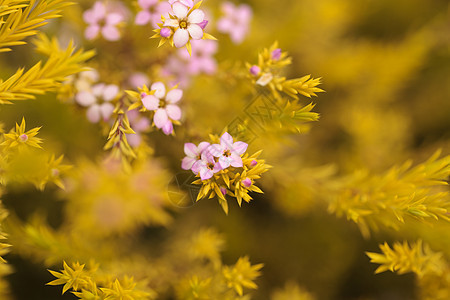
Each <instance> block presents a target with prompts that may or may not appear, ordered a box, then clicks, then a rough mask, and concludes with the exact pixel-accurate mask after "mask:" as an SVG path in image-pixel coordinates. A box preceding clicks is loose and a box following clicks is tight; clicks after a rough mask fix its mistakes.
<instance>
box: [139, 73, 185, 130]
mask: <svg viewBox="0 0 450 300" xmlns="http://www.w3.org/2000/svg"><path fill="white" fill-rule="evenodd" d="M150 89H151V90H154V91H155V93H154V94H153V95H148V94H146V93H142V94H141V98H142V104H143V105H144V107H145V108H146V109H147V110H150V111H154V113H155V114H154V116H153V123H154V124H155V126H156V127H157V128H159V129H161V130H162V131H163V132H164V133H165V134H167V135H169V134H171V133H172V132H173V121H178V120H180V119H181V109H180V107H179V106H178V105H177V103H178V101H180V99H181V97H182V96H183V91H182V90H180V89H177V88H175V89H172V90H170V91H168V92H167V93H166V86H165V85H164V83H162V82H155V83H153V84H152V86H151V88H150Z"/></svg>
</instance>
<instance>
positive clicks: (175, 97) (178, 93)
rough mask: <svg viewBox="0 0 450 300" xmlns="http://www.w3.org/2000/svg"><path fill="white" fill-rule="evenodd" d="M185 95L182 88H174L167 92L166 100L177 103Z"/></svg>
mask: <svg viewBox="0 0 450 300" xmlns="http://www.w3.org/2000/svg"><path fill="white" fill-rule="evenodd" d="M181 97H183V91H182V90H180V89H174V90H171V91H169V92H168V93H167V96H166V100H167V102H169V103H172V104H173V103H177V102H178V101H180V99H181Z"/></svg>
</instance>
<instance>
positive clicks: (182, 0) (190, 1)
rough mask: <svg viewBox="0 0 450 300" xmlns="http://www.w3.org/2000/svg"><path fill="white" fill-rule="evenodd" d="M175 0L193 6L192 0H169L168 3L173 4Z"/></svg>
mask: <svg viewBox="0 0 450 300" xmlns="http://www.w3.org/2000/svg"><path fill="white" fill-rule="evenodd" d="M175 2H180V3H181V4H183V5H185V6H187V7H192V6H194V1H192V0H169V4H170V5H172V4H174V3H175Z"/></svg>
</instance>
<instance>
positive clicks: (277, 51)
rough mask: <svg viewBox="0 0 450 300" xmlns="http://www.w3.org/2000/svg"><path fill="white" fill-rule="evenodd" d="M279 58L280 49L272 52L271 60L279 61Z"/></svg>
mask: <svg viewBox="0 0 450 300" xmlns="http://www.w3.org/2000/svg"><path fill="white" fill-rule="evenodd" d="M280 57H281V49H280V48H277V49H275V50H273V51H272V59H273V60H279V59H280Z"/></svg>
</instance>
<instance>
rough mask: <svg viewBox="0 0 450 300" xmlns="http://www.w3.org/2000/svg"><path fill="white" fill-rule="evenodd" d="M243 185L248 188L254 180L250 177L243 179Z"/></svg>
mask: <svg viewBox="0 0 450 300" xmlns="http://www.w3.org/2000/svg"><path fill="white" fill-rule="evenodd" d="M241 182H242V185H243V186H245V187H246V188H248V187H250V186H251V185H252V180H251V179H250V178H245V179H243V180H242V181H241Z"/></svg>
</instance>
